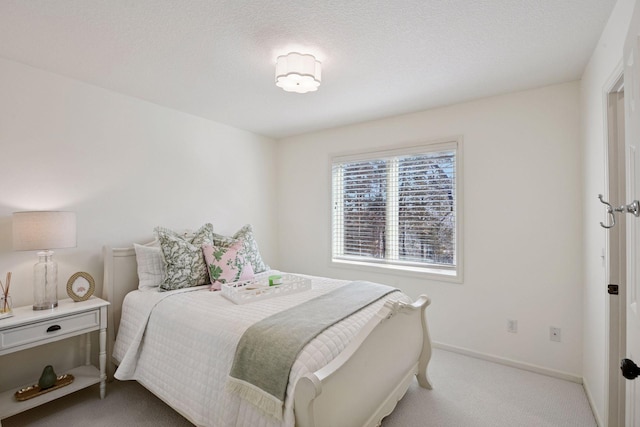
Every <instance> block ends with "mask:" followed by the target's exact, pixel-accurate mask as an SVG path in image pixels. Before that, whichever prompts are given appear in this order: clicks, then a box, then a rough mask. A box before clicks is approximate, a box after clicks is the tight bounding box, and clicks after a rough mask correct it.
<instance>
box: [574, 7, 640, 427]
mask: <svg viewBox="0 0 640 427" xmlns="http://www.w3.org/2000/svg"><path fill="white" fill-rule="evenodd" d="M635 3H636V1H635V0H619V1H618V3H617V4H616V6H615V8H614V9H613V11H612V13H611V16H610V17H609V21H608V22H607V25H606V27H605V29H604V31H603V33H602V35H601V37H600V41H599V42H598V45H597V47H596V49H595V50H594V52H593V55H592V57H591V60H590V61H589V64H588V65H587V67H586V69H585V72H584V74H583V76H582V80H581V83H580V90H581V122H582V123H581V133H582V135H581V140H582V145H583V147H582V164H583V175H582V180H583V185H582V190H581V191H582V196H583V197H582V203H583V205H582V206H583V215H584V222H583V240H584V245H583V251H582V255H583V265H584V272H583V277H584V310H583V313H584V316H583V325H584V326H583V327H584V345H583V351H582V355H583V376H584V383H585V389H586V390H587V393H588V395H589V397H590V399H591V401H592V406H593V409H594V412H595V414H596V417H597V418H598V419H599V420H600V421H601V422H602V421H603V420H606V408H605V404H606V399H607V397H606V378H607V345H608V344H607V339H606V337H607V330H606V328H607V316H608V312H607V305H608V298H609V297H608V295H607V294H606V292H605V289H606V284H607V283H606V277H605V268H604V262H603V260H602V258H601V255H602V253H603V250H604V249H605V245H606V231H605V230H604V229H603V228H601V227H600V226H599V225H598V223H599V222H600V221H605V220H606V218H605V215H604V213H605V210H604V209H603V208H602V205H601V204H600V202H599V201H598V199H597V196H598V194H606V186H605V184H606V181H605V150H606V128H605V120H606V116H605V107H606V99H605V96H606V91H607V90H609V89H610V88H608V87H607V85H608V84H612V83H613V81H612V80H613V79H615V78H617V75H616V73H617V71H618V70H621V62H622V49H623V45H624V38H625V36H626V33H627V29H628V28H629V21H630V18H631V13H632V10H633V6H634V4H635ZM614 363H616V362H614ZM603 425H604V424H603Z"/></svg>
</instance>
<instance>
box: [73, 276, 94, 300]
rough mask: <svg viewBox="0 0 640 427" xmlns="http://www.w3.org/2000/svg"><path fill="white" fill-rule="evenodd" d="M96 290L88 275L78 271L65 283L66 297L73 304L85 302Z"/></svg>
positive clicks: (91, 278)
mask: <svg viewBox="0 0 640 427" xmlns="http://www.w3.org/2000/svg"><path fill="white" fill-rule="evenodd" d="M95 290H96V282H95V280H93V277H91V275H90V274H89V273H85V272H84V271H79V272H77V273H75V274H74V275H72V276H71V277H70V278H69V281H68V282H67V295H69V297H70V298H71V299H72V300H74V301H75V302H79V301H86V300H88V299H89V298H91V295H93V293H94V292H95Z"/></svg>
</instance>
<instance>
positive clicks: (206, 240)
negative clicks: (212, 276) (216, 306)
mask: <svg viewBox="0 0 640 427" xmlns="http://www.w3.org/2000/svg"><path fill="white" fill-rule="evenodd" d="M154 232H155V233H156V235H157V237H158V240H160V248H161V249H162V254H163V255H164V260H165V264H166V274H165V277H164V280H163V281H162V283H161V284H160V289H163V290H166V291H170V290H174V289H182V288H190V287H192V286H198V285H204V284H207V283H209V273H208V272H207V266H206V264H205V262H204V257H203V256H202V249H201V248H202V245H205V244H209V245H210V244H212V243H213V225H211V224H205V225H203V226H202V227H201V228H200V229H199V230H198V231H196V232H195V233H194V234H193V235H191V236H184V235H181V234H178V233H176V232H175V231H173V230H169V229H166V228H162V227H156V228H155V229H154Z"/></svg>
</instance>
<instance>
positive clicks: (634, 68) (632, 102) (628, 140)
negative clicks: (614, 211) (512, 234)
mask: <svg viewBox="0 0 640 427" xmlns="http://www.w3.org/2000/svg"><path fill="white" fill-rule="evenodd" d="M639 36H640V7H639V6H638V5H636V8H635V10H634V13H633V17H632V20H631V26H630V28H629V32H628V33H627V38H626V41H625V45H624V53H623V55H624V57H623V60H624V85H625V116H626V117H625V151H626V153H625V156H626V181H627V183H626V184H627V191H626V192H627V201H626V202H627V203H631V201H633V200H636V199H640V181H639V180H640V170H638V166H639V165H640V56H639V53H640V50H639V40H640V38H639ZM623 215H627V304H626V311H627V358H628V359H630V360H631V361H635V362H636V363H639V364H640V306H639V304H638V297H639V296H640V271H639V270H640V218H636V217H634V216H630V215H628V214H623ZM626 383H627V387H626V399H625V402H626V417H625V418H626V425H627V426H633V427H640V378H638V379H636V380H629V381H627V382H626Z"/></svg>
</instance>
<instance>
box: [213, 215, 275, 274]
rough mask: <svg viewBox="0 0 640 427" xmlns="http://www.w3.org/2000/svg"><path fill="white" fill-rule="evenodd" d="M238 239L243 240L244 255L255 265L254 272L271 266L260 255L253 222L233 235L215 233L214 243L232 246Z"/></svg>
mask: <svg viewBox="0 0 640 427" xmlns="http://www.w3.org/2000/svg"><path fill="white" fill-rule="evenodd" d="M236 241H242V255H243V256H244V258H245V259H246V260H247V261H249V263H250V264H251V267H253V272H254V273H256V274H257V273H262V272H263V271H267V270H269V269H270V267H269V266H268V265H267V264H265V263H264V261H263V260H262V257H261V256H260V250H259V249H258V242H256V239H255V238H254V237H253V228H251V224H247V225H245V226H244V227H242V228H241V229H240V230H238V232H237V233H236V234H234V235H233V237H228V236H221V235H219V234H215V233H214V234H213V243H214V245H215V246H230V245H231V244H233V243H235V242H236Z"/></svg>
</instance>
